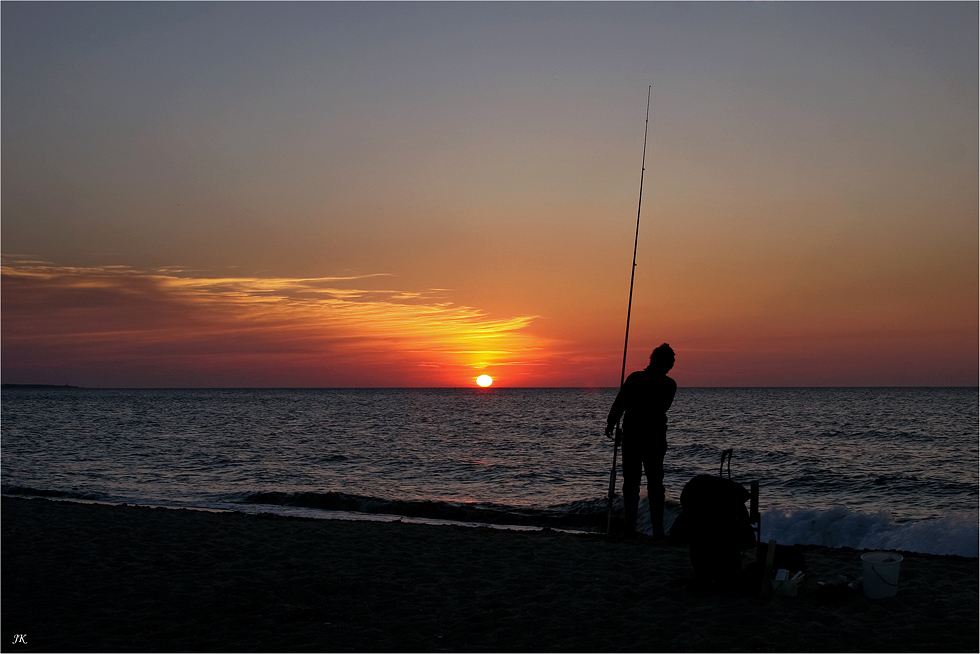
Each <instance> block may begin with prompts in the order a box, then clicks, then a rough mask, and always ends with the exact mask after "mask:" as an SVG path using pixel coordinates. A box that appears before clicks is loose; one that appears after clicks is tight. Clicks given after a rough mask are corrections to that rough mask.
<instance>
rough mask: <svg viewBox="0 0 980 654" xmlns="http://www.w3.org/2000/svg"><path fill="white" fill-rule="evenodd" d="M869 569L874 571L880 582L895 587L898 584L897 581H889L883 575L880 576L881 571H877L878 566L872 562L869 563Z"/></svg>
mask: <svg viewBox="0 0 980 654" xmlns="http://www.w3.org/2000/svg"><path fill="white" fill-rule="evenodd" d="M871 571H872V572H874V573H875V576H876V577H878V579H881V582H882V583H883V584H885V585H887V586H893V587H895V588H898V584H897V583H895V584H893V583H892V582H890V581H888V580H887V579H885V578H884V577H882V576H881V573H880V572H878V568H876V567H875V566H874V564H873V563H872V564H871Z"/></svg>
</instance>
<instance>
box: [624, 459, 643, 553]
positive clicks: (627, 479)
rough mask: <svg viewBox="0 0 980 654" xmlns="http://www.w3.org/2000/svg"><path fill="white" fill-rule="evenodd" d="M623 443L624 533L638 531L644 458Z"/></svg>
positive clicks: (629, 533)
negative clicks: (637, 523) (638, 508)
mask: <svg viewBox="0 0 980 654" xmlns="http://www.w3.org/2000/svg"><path fill="white" fill-rule="evenodd" d="M637 454H638V453H637V452H634V451H633V449H632V448H627V447H626V445H625V444H624V445H623V519H624V524H623V533H624V534H626V535H632V534H635V533H636V511H637V507H638V505H639V503H640V475H641V474H642V470H643V458H642V457H640V456H637Z"/></svg>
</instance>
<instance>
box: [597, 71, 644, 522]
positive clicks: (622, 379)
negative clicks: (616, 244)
mask: <svg viewBox="0 0 980 654" xmlns="http://www.w3.org/2000/svg"><path fill="white" fill-rule="evenodd" d="M652 89H653V85H652V84H651V85H650V86H648V87H647V116H646V121H645V122H644V123H643V159H642V161H641V163H640V199H639V200H638V201H637V203H636V233H635V234H634V235H633V267H632V268H631V269H630V297H629V302H628V303H627V305H626V342H625V343H624V344H623V370H622V372H621V373H620V375H619V389H620V390H622V389H623V384H625V383H626V352H627V351H628V350H629V344H630V314H631V313H632V311H633V280H634V279H635V278H636V244H637V242H638V241H639V238H640V207H641V206H643V173H644V172H645V171H646V169H647V168H646V166H647V129H648V128H649V127H650V91H651V90H652ZM622 440H623V429H622V428H621V427H620V426H619V423H618V422H617V423H616V439H615V440H614V441H613V461H612V471H611V472H610V473H609V495H608V496H607V498H606V533H607V534H609V533H611V532H612V514H613V500H614V499H616V455H617V454H619V444H620V442H621V441H622Z"/></svg>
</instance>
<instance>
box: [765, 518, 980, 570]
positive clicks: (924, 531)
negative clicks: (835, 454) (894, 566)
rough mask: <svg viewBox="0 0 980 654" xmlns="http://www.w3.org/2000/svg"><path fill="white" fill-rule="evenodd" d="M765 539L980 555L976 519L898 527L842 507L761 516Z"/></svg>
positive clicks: (926, 522)
mask: <svg viewBox="0 0 980 654" xmlns="http://www.w3.org/2000/svg"><path fill="white" fill-rule="evenodd" d="M762 539H763V541H767V540H769V539H775V540H776V541H777V542H779V543H784V544H787V545H796V544H799V545H822V546H824V547H851V548H854V549H863V550H864V549H866V550H882V549H888V550H901V551H907V552H920V553H922V554H952V555H957V556H969V557H975V558H976V557H978V556H980V525H978V521H977V518H976V517H975V516H963V517H943V518H935V519H932V520H921V521H915V522H901V523H899V522H895V521H894V519H893V518H892V517H891V516H890V515H889V514H887V513H885V512H879V513H874V514H866V513H857V512H855V511H851V510H849V509H847V508H845V507H843V506H837V507H834V508H832V509H829V510H826V511H818V510H814V509H799V508H783V507H776V508H773V509H770V510H768V511H766V512H765V513H763V514H762Z"/></svg>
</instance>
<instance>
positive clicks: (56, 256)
mask: <svg viewBox="0 0 980 654" xmlns="http://www.w3.org/2000/svg"><path fill="white" fill-rule="evenodd" d="M0 11H2V18H3V20H2V22H0V29H2V37H3V38H2V49H3V50H2V55H3V56H2V59H0V61H2V73H3V74H2V77H0V80H2V82H0V83H2V88H3V98H4V106H3V113H2V127H3V128H4V139H3V141H2V166H3V171H2V172H3V174H2V194H0V203H2V218H0V230H2V246H3V262H2V278H0V284H2V293H0V302H2V307H0V323H2V324H0V327H2V330H0V336H2V339H0V348H2V352H0V353H2V357H0V363H2V379H3V381H4V382H8V383H43V384H72V385H79V386H87V387H433V386H435V387H441V386H450V387H458V386H475V379H476V377H477V376H478V375H480V374H489V375H490V376H492V377H493V379H494V383H493V386H492V389H496V388H500V387H504V388H506V387H515V386H546V387H547V386H582V387H608V386H616V385H618V384H619V381H620V371H621V366H622V357H623V336H624V330H625V327H626V324H625V322H626V308H627V298H628V291H629V282H630V272H631V271H630V260H631V256H632V252H633V236H634V229H635V220H636V214H637V201H638V190H639V184H638V182H639V177H640V164H641V155H642V150H641V146H642V138H643V134H644V127H645V124H644V119H645V116H644V113H643V112H644V108H645V101H646V96H647V87H648V85H652V95H651V107H650V121H649V141H648V146H647V152H646V170H645V173H644V174H645V177H644V180H645V185H644V193H643V206H642V212H641V220H640V229H639V240H638V243H637V266H636V280H635V291H634V296H633V308H632V322H631V327H630V343H629V345H630V347H629V356H628V361H627V372H629V371H631V370H635V369H638V368H640V367H643V366H644V365H645V363H646V359H647V357H648V356H649V353H650V351H651V350H652V349H653V348H654V347H656V346H657V345H659V344H660V343H663V342H668V343H670V344H671V346H672V347H673V348H674V349H675V351H676V352H677V364H676V367H675V369H674V371H673V372H672V373H671V374H672V376H673V377H674V378H675V379H676V380H677V381H678V383H679V384H680V385H682V386H909V385H911V386H932V385H935V386H953V385H956V386H964V385H966V386H975V385H976V384H977V380H978V375H980V367H978V360H980V346H978V343H980V338H978V333H980V318H978V316H980V302H978V295H980V284H978V269H980V257H978V242H980V228H978V224H980V223H978V206H980V190H978V179H980V166H978V157H977V152H978V142H980V130H978V125H980V109H978V97H980V88H978V78H980V74H978V62H977V57H976V53H977V51H978V35H977V30H976V24H977V20H978V18H980V17H978V13H980V10H978V6H977V5H976V4H975V3H765V4H762V3H757V4H736V3H588V2H585V3H412V2H406V3H112V4H102V3H3V4H2V5H0Z"/></svg>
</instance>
